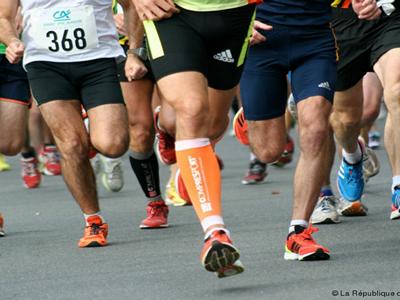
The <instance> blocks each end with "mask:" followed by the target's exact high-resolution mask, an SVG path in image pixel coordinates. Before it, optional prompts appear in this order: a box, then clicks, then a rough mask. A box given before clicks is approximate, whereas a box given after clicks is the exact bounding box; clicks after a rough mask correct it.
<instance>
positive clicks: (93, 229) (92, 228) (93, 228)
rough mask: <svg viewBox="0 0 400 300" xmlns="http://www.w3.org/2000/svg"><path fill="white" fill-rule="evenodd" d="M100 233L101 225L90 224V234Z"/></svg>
mask: <svg viewBox="0 0 400 300" xmlns="http://www.w3.org/2000/svg"><path fill="white" fill-rule="evenodd" d="M99 233H101V227H100V226H99V225H97V224H94V223H92V224H90V235H97V234H99Z"/></svg>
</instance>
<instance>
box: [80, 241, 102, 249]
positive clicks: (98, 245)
mask: <svg viewBox="0 0 400 300" xmlns="http://www.w3.org/2000/svg"><path fill="white" fill-rule="evenodd" d="M106 245H107V242H106V243H100V242H98V241H92V242H90V243H89V244H86V245H79V248H97V247H104V246H106Z"/></svg>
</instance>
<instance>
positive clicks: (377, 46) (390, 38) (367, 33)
mask: <svg viewBox="0 0 400 300" xmlns="http://www.w3.org/2000/svg"><path fill="white" fill-rule="evenodd" d="M332 28H333V31H334V33H335V36H336V40H337V45H338V49H339V64H338V75H337V84H336V90H337V91H344V90H347V89H349V88H351V87H353V86H354V85H356V84H357V82H359V81H360V80H361V79H362V78H363V77H364V75H365V74H366V73H367V72H371V71H373V66H374V64H375V63H376V62H377V61H378V60H379V58H380V57H381V56H382V55H383V54H385V53H386V52H388V51H389V50H391V49H394V48H400V11H399V8H397V10H396V11H395V12H394V13H393V14H392V15H390V17H388V16H386V15H385V14H383V13H382V16H381V17H380V18H379V19H377V20H373V21H360V20H359V19H358V18H357V16H356V14H355V13H354V11H353V10H352V9H351V8H349V9H342V8H335V9H333V21H332Z"/></svg>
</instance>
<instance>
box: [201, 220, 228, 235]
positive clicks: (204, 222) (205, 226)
mask: <svg viewBox="0 0 400 300" xmlns="http://www.w3.org/2000/svg"><path fill="white" fill-rule="evenodd" d="M215 225H224V219H222V217H221V216H208V217H206V218H204V219H203V220H202V221H201V227H203V231H204V232H207V230H208V228H210V227H211V226H215Z"/></svg>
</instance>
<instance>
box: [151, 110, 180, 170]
mask: <svg viewBox="0 0 400 300" xmlns="http://www.w3.org/2000/svg"><path fill="white" fill-rule="evenodd" d="M160 109H161V106H157V107H156V109H155V110H154V128H155V130H156V137H157V139H156V152H157V156H158V158H159V159H160V161H161V162H162V163H163V164H165V165H173V164H174V163H176V154H175V138H174V137H172V136H170V135H169V134H168V133H166V132H165V131H162V130H161V129H160V128H159V127H158V115H159V113H160Z"/></svg>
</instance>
